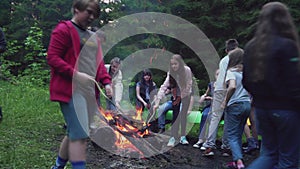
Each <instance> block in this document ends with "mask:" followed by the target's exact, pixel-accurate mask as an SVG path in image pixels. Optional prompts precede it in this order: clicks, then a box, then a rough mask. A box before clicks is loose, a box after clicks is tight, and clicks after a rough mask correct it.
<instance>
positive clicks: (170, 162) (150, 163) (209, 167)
mask: <svg viewBox="0 0 300 169" xmlns="http://www.w3.org/2000/svg"><path fill="white" fill-rule="evenodd" d="M187 138H188V140H189V142H190V144H189V145H180V144H178V145H176V146H175V147H174V148H171V149H170V150H168V151H166V152H164V153H162V154H158V155H156V156H152V157H149V158H142V159H135V158H126V157H120V156H118V155H114V154H112V153H110V152H108V151H106V150H104V149H102V148H101V147H98V146H97V145H96V144H94V143H93V142H91V141H89V144H88V157H87V163H88V168H91V169H109V168H118V169H123V168H124V169H148V168H149V169H150V168H151V169H156V168H166V169H193V168H200V169H221V168H224V167H223V165H224V164H225V163H226V162H229V161H231V160H232V157H231V156H230V157H222V156H221V152H220V150H219V149H217V150H216V151H215V155H214V157H203V156H202V153H203V152H202V151H200V149H196V148H193V146H192V145H193V144H194V143H195V142H197V138H189V137H187ZM217 143H219V141H217ZM217 145H219V144H217ZM258 154H259V152H258V151H256V152H253V153H252V154H251V155H247V154H245V155H244V161H245V164H246V166H247V165H249V163H251V162H252V161H253V160H254V159H255V158H256V157H257V156H258Z"/></svg>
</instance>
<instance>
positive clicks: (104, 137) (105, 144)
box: [90, 119, 117, 151]
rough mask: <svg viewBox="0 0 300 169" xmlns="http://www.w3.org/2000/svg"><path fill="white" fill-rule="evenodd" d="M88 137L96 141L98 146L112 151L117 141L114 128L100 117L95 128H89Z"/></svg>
mask: <svg viewBox="0 0 300 169" xmlns="http://www.w3.org/2000/svg"><path fill="white" fill-rule="evenodd" d="M90 138H91V140H92V141H93V142H94V143H97V145H98V146H100V147H102V148H104V149H106V150H107V151H114V150H115V149H116V147H115V142H116V141H117V137H116V135H115V133H114V129H113V128H112V127H111V126H109V125H108V124H107V123H106V122H105V121H103V120H101V119H100V120H99V121H98V122H97V128H93V129H92V130H91V135H90Z"/></svg>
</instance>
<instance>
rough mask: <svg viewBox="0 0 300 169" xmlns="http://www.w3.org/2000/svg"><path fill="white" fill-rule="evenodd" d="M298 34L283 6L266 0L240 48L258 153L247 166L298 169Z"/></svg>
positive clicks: (299, 81)
mask: <svg viewBox="0 0 300 169" xmlns="http://www.w3.org/2000/svg"><path fill="white" fill-rule="evenodd" d="M299 49H300V48H299V37H298V33H297V29H296V27H295V25H294V23H293V19H292V17H291V15H290V13H289V10H288V8H287V6H286V5H284V4H282V3H280V2H270V3H267V4H265V5H264V6H263V7H262V9H261V11H260V14H259V18H258V22H257V28H256V32H255V35H254V37H253V39H252V40H251V41H249V42H248V43H247V45H246V47H245V55H244V70H243V85H244V87H245V88H246V90H248V91H249V92H250V94H251V95H252V96H253V104H254V107H255V116H256V119H257V128H258V134H259V135H261V136H262V144H261V152H260V156H259V157H258V158H257V159H256V160H255V161H254V162H252V164H251V165H249V167H248V168H249V169H260V168H261V169H297V168H299V155H300V144H299V143H300V64H299Z"/></svg>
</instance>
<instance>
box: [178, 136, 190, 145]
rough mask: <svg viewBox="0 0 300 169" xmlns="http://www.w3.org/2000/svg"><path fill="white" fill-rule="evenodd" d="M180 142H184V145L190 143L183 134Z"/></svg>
mask: <svg viewBox="0 0 300 169" xmlns="http://www.w3.org/2000/svg"><path fill="white" fill-rule="evenodd" d="M179 143H180V144H184V145H187V144H189V142H188V141H187V140H186V137H185V136H181V137H180V141H179Z"/></svg>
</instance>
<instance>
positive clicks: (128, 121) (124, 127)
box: [91, 108, 167, 158]
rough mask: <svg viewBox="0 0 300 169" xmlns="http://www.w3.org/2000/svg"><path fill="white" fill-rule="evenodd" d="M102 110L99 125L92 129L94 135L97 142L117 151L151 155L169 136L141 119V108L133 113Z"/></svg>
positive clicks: (131, 155) (103, 146)
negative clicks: (151, 128) (158, 132)
mask: <svg viewBox="0 0 300 169" xmlns="http://www.w3.org/2000/svg"><path fill="white" fill-rule="evenodd" d="M99 112H100V114H99V115H98V116H99V118H98V120H97V121H96V123H97V128H96V129H94V130H93V131H92V132H91V139H92V141H93V142H94V143H96V144H97V145H98V146H100V147H102V148H104V149H106V150H107V151H110V152H112V153H114V154H116V155H120V156H125V157H133V158H145V157H150V156H153V155H156V154H158V153H160V152H161V150H162V149H163V145H164V144H163V142H164V141H165V140H166V139H167V136H164V135H160V134H156V133H153V132H151V131H150V130H149V127H150V124H147V123H146V122H145V121H144V120H143V119H142V113H143V111H142V109H140V110H136V112H131V114H134V115H133V116H129V115H127V116H126V115H124V114H123V113H121V112H119V111H117V110H116V111H107V110H104V109H102V108H99ZM129 114H130V113H129Z"/></svg>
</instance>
